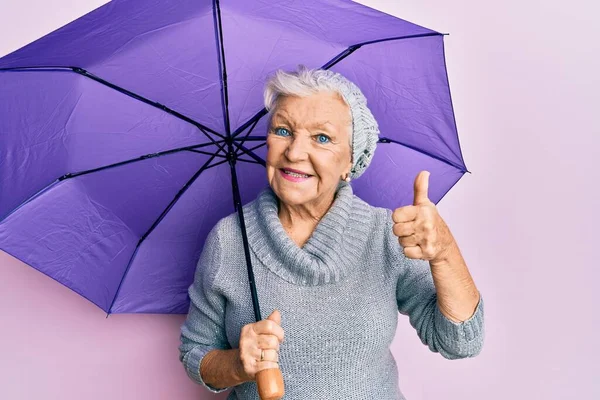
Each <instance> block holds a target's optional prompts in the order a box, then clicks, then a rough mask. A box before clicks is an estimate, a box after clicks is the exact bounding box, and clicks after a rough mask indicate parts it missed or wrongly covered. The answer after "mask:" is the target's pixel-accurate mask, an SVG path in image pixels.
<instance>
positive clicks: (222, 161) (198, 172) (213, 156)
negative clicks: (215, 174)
mask: <svg viewBox="0 0 600 400" xmlns="http://www.w3.org/2000/svg"><path fill="white" fill-rule="evenodd" d="M215 157H216V153H215V154H212V156H211V157H210V158H209V159H208V160H207V161H206V162H205V163H204V165H202V167H201V168H200V169H199V170H198V171H197V172H196V173H195V174H194V176H192V178H191V179H190V180H189V181H188V182H187V183H186V184H185V186H184V187H183V188H181V190H179V192H177V194H176V195H175V197H174V198H173V200H171V202H170V203H169V205H168V206H167V207H166V208H165V209H164V210H163V212H162V213H161V214H160V216H159V217H158V218H157V219H156V221H154V223H153V224H152V226H151V227H150V228H149V229H148V230H147V231H146V233H144V235H143V236H142V237H141V238H140V240H139V241H138V243H137V245H136V246H135V250H134V252H133V254H132V256H131V258H130V259H129V263H128V264H127V268H126V269H125V272H124V273H123V276H122V277H121V282H119V286H118V287H117V291H116V292H115V296H114V297H113V299H112V302H111V303H110V307H109V308H108V314H110V310H111V309H112V307H113V305H114V304H115V301H116V299H117V297H118V296H119V292H120V291H121V287H122V285H123V282H124V281H125V277H126V276H127V273H128V272H129V269H130V267H131V264H132V262H133V260H134V258H135V255H136V254H137V251H138V249H139V247H140V246H141V244H142V242H143V241H144V240H145V239H146V238H147V237H148V235H150V233H152V231H153V230H154V228H156V227H157V226H158V224H159V223H160V221H162V220H163V218H164V217H165V216H166V215H167V213H168V212H169V211H170V210H171V209H172V208H173V206H174V205H175V203H177V200H179V198H180V197H181V196H182V195H183V194H184V193H185V192H186V191H187V189H188V188H190V186H191V185H192V184H193V183H194V182H195V181H196V179H197V178H198V177H199V176H200V174H202V172H204V171H206V170H207V169H210V168H213V167H216V166H218V165H221V164H224V163H226V162H228V160H227V159H225V160H221V161H219V162H216V163H214V164H212V165H210V162H211V161H212V160H214V158H215ZM107 317H108V315H107Z"/></svg>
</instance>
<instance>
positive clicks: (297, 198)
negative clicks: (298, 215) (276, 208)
mask: <svg viewBox="0 0 600 400" xmlns="http://www.w3.org/2000/svg"><path fill="white" fill-rule="evenodd" d="M271 187H272V189H273V191H274V192H275V194H276V195H277V197H278V198H279V200H281V201H282V202H284V203H285V204H289V205H301V204H306V203H308V202H310V201H311V200H314V198H315V193H314V188H313V187H305V188H301V187H290V186H288V185H285V184H284V185H277V184H275V185H271Z"/></svg>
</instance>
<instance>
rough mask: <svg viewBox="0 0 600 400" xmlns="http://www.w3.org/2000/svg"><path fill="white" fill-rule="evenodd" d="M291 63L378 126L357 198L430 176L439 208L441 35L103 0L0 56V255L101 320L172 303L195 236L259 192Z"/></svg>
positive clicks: (263, 7) (196, 1)
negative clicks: (274, 90)
mask: <svg viewBox="0 0 600 400" xmlns="http://www.w3.org/2000/svg"><path fill="white" fill-rule="evenodd" d="M219 3H220V4H219ZM298 64H304V65H306V66H308V67H310V68H314V67H323V68H329V69H332V70H335V71H337V72H340V73H341V74H343V75H345V76H346V77H347V78H349V79H350V80H352V81H354V82H355V83H356V84H357V85H358V86H359V87H360V88H361V89H362V90H363V92H364V93H365V96H366V97H367V99H368V101H369V106H370V108H371V110H372V111H373V114H374V115H375V117H376V118H377V120H378V122H379V125H380V129H381V140H380V143H381V144H380V145H379V146H378V149H377V151H376V153H375V157H374V159H373V162H372V164H371V166H370V167H369V169H368V170H367V171H366V172H365V174H364V175H363V176H362V177H361V178H359V179H358V180H357V181H354V182H352V185H353V188H354V191H355V193H356V194H357V195H358V196H359V197H361V198H363V199H364V200H366V201H368V202H369V203H371V204H372V205H375V206H381V207H387V208H396V207H400V206H402V205H407V204H411V203H412V194H413V192H412V190H413V181H414V178H415V176H416V175H417V173H418V172H419V171H421V170H428V171H430V172H431V178H430V183H429V196H430V199H431V200H432V201H433V202H435V203H437V202H439V200H440V199H441V198H442V197H443V196H444V195H445V194H446V193H447V191H448V190H450V188H451V187H452V186H453V185H454V184H455V183H456V182H457V181H458V180H459V179H460V178H461V177H462V175H463V174H464V173H465V172H468V171H467V169H466V167H465V164H464V161H463V158H462V154H461V151H460V145H459V141H458V135H457V131H456V125H455V121H454V114H453V110H452V102H451V97H450V91H449V86H448V78H447V74H446V66H445V59H444V44H443V35H442V34H441V33H438V32H435V31H432V30H430V29H426V28H423V27H421V26H418V25H415V24H412V23H409V22H406V21H404V20H401V19H398V18H395V17H393V16H390V15H387V14H384V13H381V12H378V11H376V10H373V9H370V8H367V7H365V6H362V5H359V4H356V3H353V2H350V1H343V0H336V1H329V2H323V1H319V0H306V1H303V2H293V1H289V0H288V1H273V0H270V1H258V0H255V1H249V0H222V1H221V2H219V1H215V2H213V1H200V0H180V1H169V0H153V1H147V0H144V1H142V0H130V1H125V0H114V1H112V2H110V3H108V4H106V5H104V6H102V7H100V8H98V9H96V10H94V11H92V12H90V13H89V14H87V15H85V16H83V17H81V18H79V19H77V20H75V21H73V22H72V23H70V24H68V25H66V26H64V27H62V28H60V29H58V30H56V31H54V32H52V33H50V34H48V35H46V36H44V37H43V38H41V39H39V40H37V41H35V42H33V43H31V44H29V45H27V46H25V47H23V48H21V49H19V50H17V51H15V52H14V53H11V54H9V55H7V56H5V57H4V58H2V59H0V249H2V250H4V251H5V252H7V253H9V254H11V255H12V256H14V257H16V258H18V259H19V260H21V261H23V262H25V263H27V264H28V265H30V266H32V267H34V268H35V269H37V270H39V271H41V272H42V273H44V274H46V275H48V276H49V277H51V278H53V279H55V280H56V281H58V282H60V283H61V284H64V285H66V286H68V287H69V288H71V289H72V290H74V291H75V292H77V293H79V294H80V295H81V296H83V297H85V298H87V299H88V300H90V301H91V302H93V303H94V304H96V305H97V306H99V307H100V308H102V309H103V310H104V311H105V312H106V313H107V314H111V313H169V314H185V313H187V311H188V308H189V298H188V293H187V289H188V287H189V285H190V284H191V283H192V281H193V276H194V271H195V267H196V262H197V260H198V257H199V255H200V251H201V249H202V246H203V243H204V239H205V237H206V236H207V234H208V232H209V231H210V229H211V228H212V227H213V225H214V224H215V223H216V222H217V221H218V220H219V219H221V218H222V217H224V216H226V215H228V214H230V213H232V212H234V210H237V212H238V214H239V217H240V219H241V220H242V221H243V214H242V207H241V205H242V204H243V202H242V199H243V200H244V201H246V202H247V201H250V200H252V199H254V198H255V197H256V195H257V194H258V192H259V191H260V190H261V189H262V188H264V187H265V186H266V185H267V184H268V183H267V180H266V174H265V171H264V164H265V161H264V159H265V152H266V149H265V146H264V144H265V134H266V118H263V117H264V116H265V115H266V112H265V110H264V108H263V103H262V102H263V99H262V91H263V87H264V83H265V80H266V78H267V75H268V74H270V73H272V72H273V71H275V70H276V69H278V68H282V69H287V70H290V69H295V68H296V66H297V65H298ZM242 231H244V224H242ZM242 233H243V235H244V239H246V237H245V232H242ZM244 250H245V253H246V258H247V261H248V270H249V277H250V282H251V285H250V287H251V294H252V300H253V301H254V309H255V314H256V319H257V320H260V319H261V317H260V312H259V307H258V300H257V295H256V291H255V289H254V285H253V284H254V282H253V277H252V269H251V266H250V254H249V251H250V250H249V248H248V244H247V241H246V240H244Z"/></svg>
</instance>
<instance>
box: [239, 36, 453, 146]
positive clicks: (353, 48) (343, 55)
mask: <svg viewBox="0 0 600 400" xmlns="http://www.w3.org/2000/svg"><path fill="white" fill-rule="evenodd" d="M443 35H445V34H442V33H438V32H431V33H421V34H417V35H408V36H397V37H391V38H384V39H377V40H371V41H368V42H361V43H357V44H353V45H351V46H348V48H347V49H345V50H344V51H342V52H341V53H340V54H338V55H336V56H335V57H333V58H332V59H331V60H329V61H328V62H327V63H325V65H323V66H322V67H321V68H322V69H329V68H331V67H333V66H334V65H335V64H337V63H339V62H340V61H342V60H343V59H344V58H346V57H348V56H349V55H350V54H352V53H354V52H355V51H356V50H358V49H359V48H361V47H362V46H367V45H369V44H374V43H380V42H388V41H392V40H403V39H415V38H420V37H428V36H443ZM265 114H267V109H266V108H263V109H262V110H260V111H259V112H257V113H256V114H254V116H252V117H251V118H250V119H249V120H248V121H246V122H245V123H244V124H243V125H241V126H240V127H239V128H238V129H236V130H235V132H234V133H233V137H236V136H238V135H239V134H241V133H242V132H243V131H244V130H245V129H246V128H247V127H248V126H249V125H250V124H252V123H254V122H255V121H257V120H259V119H261V118H262V117H263V116H264V115H265Z"/></svg>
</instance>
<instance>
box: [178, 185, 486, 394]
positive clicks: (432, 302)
mask: <svg viewBox="0 0 600 400" xmlns="http://www.w3.org/2000/svg"><path fill="white" fill-rule="evenodd" d="M243 210H244V216H245V219H246V226H247V232H248V239H249V244H250V249H251V254H252V266H253V270H254V274H255V280H256V287H257V292H258V296H259V302H260V309H261V314H262V317H263V318H266V317H267V316H268V315H269V314H271V312H272V311H273V310H274V309H278V310H279V311H280V312H281V327H282V328H283V330H284V332H285V341H284V342H283V343H282V344H281V346H280V354H279V365H280V369H281V372H282V375H283V379H284V383H285V396H284V399H290V400H291V399H298V400H308V399H311V400H313V399H326V400H335V399H340V400H341V399H343V400H352V399H361V400H362V399H380V400H381V399H383V400H386V399H389V400H392V399H404V396H403V394H402V392H401V390H400V388H399V384H398V370H397V367H396V362H395V360H394V357H393V355H392V353H391V351H390V343H391V342H392V340H393V338H394V335H395V332H396V325H397V321H398V312H399V313H400V314H402V315H406V316H408V320H409V322H410V324H411V325H412V326H413V327H414V328H415V330H416V333H417V334H418V335H419V337H420V339H421V341H422V342H423V343H424V344H426V345H427V346H429V349H431V351H434V352H439V353H440V354H441V355H442V356H443V357H445V358H447V359H456V358H465V357H473V356H476V355H477V354H479V352H480V350H481V348H482V345H483V341H484V317H483V315H484V314H483V298H482V299H481V301H480V302H479V304H478V305H477V308H476V310H475V313H474V315H473V316H472V317H471V318H470V319H468V320H467V321H464V322H462V323H455V322H453V321H451V320H449V319H447V318H446V317H445V316H444V315H443V314H442V313H441V312H440V310H439V308H438V306H437V303H436V292H435V286H434V284H433V278H432V275H431V271H430V268H429V262H427V261H425V260H414V259H410V258H407V257H405V256H404V253H403V251H402V246H401V245H400V244H399V242H398V238H397V237H396V236H394V234H393V232H392V224H393V222H392V217H391V211H390V210H388V209H385V208H378V207H372V206H370V205H369V204H367V203H366V202H364V201H363V200H361V199H360V198H359V197H357V196H355V195H354V194H353V192H352V187H351V186H350V184H348V183H345V182H342V183H341V184H340V186H339V188H338V190H337V192H336V196H335V199H334V202H333V205H332V206H331V208H330V209H329V211H328V212H327V213H326V214H325V216H324V217H323V218H322V219H321V221H320V222H319V224H318V225H317V227H316V229H315V230H314V232H313V234H312V236H311V237H310V238H309V240H308V241H307V242H306V244H305V245H304V246H303V247H302V248H300V247H298V246H297V245H296V244H295V243H294V242H293V241H292V240H291V238H290V237H289V236H288V235H287V233H286V232H285V230H284V228H283V226H282V225H281V222H280V220H279V217H278V200H277V197H276V196H275V194H274V193H273V191H272V190H271V188H270V187H268V188H266V189H265V190H263V191H262V192H261V193H260V194H259V196H258V197H257V198H256V199H255V200H254V201H252V202H251V203H249V204H247V205H246V206H244V209H243ZM188 292H189V296H190V300H191V302H190V308H189V313H188V315H187V319H186V320H185V322H184V324H183V325H182V327H181V345H180V347H179V350H180V360H181V362H182V363H183V365H184V367H185V370H186V372H187V374H188V375H189V376H190V378H191V379H193V380H194V381H195V382H197V383H199V384H201V385H203V386H204V387H206V388H207V389H208V390H209V391H211V392H215V393H218V392H222V391H224V390H226V389H227V388H224V389H215V388H213V387H211V386H209V385H207V384H206V383H205V382H204V381H203V380H202V378H201V376H200V375H199V367H200V363H201V361H202V358H203V357H204V355H205V354H207V353H208V352H209V351H211V350H213V349H229V348H237V347H238V346H239V339H240V333H241V329H242V327H243V326H244V325H246V324H249V323H252V322H255V320H254V312H253V308H252V300H251V297H250V289H249V284H248V275H247V270H246V260H245V257H244V250H243V245H242V236H241V232H240V226H239V219H238V217H237V214H231V215H229V216H228V217H225V218H223V219H222V220H221V221H219V223H218V224H217V225H216V226H215V227H214V228H213V229H212V231H211V232H210V234H209V235H208V238H207V240H206V243H205V246H204V249H203V251H202V255H201V256H200V260H199V262H198V265H197V269H196V273H195V277H194V282H193V284H192V285H191V286H190V287H189V291H188ZM403 321H404V319H403ZM258 398H259V397H258V393H257V390H256V383H255V382H246V383H243V384H240V385H237V386H234V387H233V390H232V391H231V393H230V394H229V396H228V400H231V399H244V400H245V399H258Z"/></svg>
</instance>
